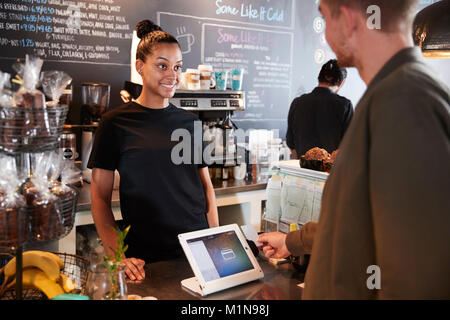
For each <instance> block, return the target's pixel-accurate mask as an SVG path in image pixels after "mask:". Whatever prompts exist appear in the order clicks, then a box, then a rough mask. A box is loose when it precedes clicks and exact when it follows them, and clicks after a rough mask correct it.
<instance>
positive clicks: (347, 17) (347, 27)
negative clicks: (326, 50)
mask: <svg viewBox="0 0 450 320" xmlns="http://www.w3.org/2000/svg"><path fill="white" fill-rule="evenodd" d="M339 10H340V11H341V15H342V19H343V20H344V21H343V22H344V25H343V27H344V32H345V35H346V36H347V38H350V37H351V36H352V34H353V32H355V31H356V30H357V29H358V28H360V26H361V22H362V21H363V17H362V15H361V13H360V12H359V11H358V10H357V9H353V8H350V7H346V6H341V7H340V8H339Z"/></svg>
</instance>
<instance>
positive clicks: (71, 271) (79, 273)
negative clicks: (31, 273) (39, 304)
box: [0, 252, 89, 300]
mask: <svg viewBox="0 0 450 320" xmlns="http://www.w3.org/2000/svg"><path fill="white" fill-rule="evenodd" d="M55 254H57V255H58V256H59V257H60V258H61V259H62V261H63V263H64V268H63V269H62V270H61V273H64V274H65V275H67V276H68V277H69V278H70V279H71V280H72V281H73V282H74V283H75V287H76V288H77V289H76V291H77V293H79V294H82V295H85V294H86V281H87V277H88V273H89V261H88V260H87V259H85V258H84V257H81V256H78V255H73V254H68V253H59V252H55ZM13 257H14V256H13V255H11V254H8V253H0V268H2V267H3V266H4V265H6V264H7V263H8V261H9V260H11V259H12V258H13ZM3 281H4V280H3V275H1V276H0V283H3ZM22 297H23V299H24V300H48V299H47V297H46V296H45V295H44V294H43V293H42V292H41V291H40V290H38V289H25V288H24V289H23V290H22ZM15 299H16V293H15V289H14V288H11V289H9V290H8V291H6V292H5V293H4V294H3V296H2V297H0V300H15Z"/></svg>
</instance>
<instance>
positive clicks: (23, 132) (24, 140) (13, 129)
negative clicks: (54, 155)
mask: <svg viewBox="0 0 450 320" xmlns="http://www.w3.org/2000/svg"><path fill="white" fill-rule="evenodd" d="M68 111H69V107H68V106H67V105H59V106H57V107H46V108H23V107H4V106H0V151H3V152H6V153H9V154H15V153H21V152H44V151H51V150H54V149H56V148H57V147H58V138H59V135H60V134H61V132H62V130H63V126H64V123H65V120H66V117H67V113H68Z"/></svg>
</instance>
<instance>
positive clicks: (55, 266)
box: [3, 251, 60, 284]
mask: <svg viewBox="0 0 450 320" xmlns="http://www.w3.org/2000/svg"><path fill="white" fill-rule="evenodd" d="M27 267H37V268H39V269H41V270H42V271H43V272H44V273H45V274H46V275H47V277H49V278H50V279H51V280H52V281H56V280H58V278H59V268H60V264H59V263H58V262H57V261H56V259H54V257H51V256H50V255H48V254H47V253H46V252H45V251H25V252H24V253H23V257H22V268H23V269H25V268H27ZM3 272H4V274H5V280H4V284H5V283H6V282H7V281H9V279H10V278H11V277H13V276H14V275H15V274H16V258H13V259H11V260H10V261H9V262H8V263H7V264H6V266H5V268H4V271H3Z"/></svg>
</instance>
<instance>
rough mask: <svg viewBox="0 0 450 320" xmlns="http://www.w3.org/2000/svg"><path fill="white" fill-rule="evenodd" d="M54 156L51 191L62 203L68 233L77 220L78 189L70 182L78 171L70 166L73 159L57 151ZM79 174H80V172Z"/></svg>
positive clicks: (51, 171) (62, 213)
mask: <svg viewBox="0 0 450 320" xmlns="http://www.w3.org/2000/svg"><path fill="white" fill-rule="evenodd" d="M52 156H53V157H54V161H52V164H53V166H52V168H51V170H50V173H51V174H50V176H49V179H50V192H51V193H52V194H53V195H55V196H56V197H57V198H58V200H59V202H60V204H61V210H62V211H61V216H62V218H63V225H64V228H65V231H64V232H65V234H67V233H69V232H70V230H72V227H73V224H74V222H75V212H76V211H75V209H76V204H77V200H78V190H76V189H75V188H73V187H71V186H70V184H71V183H72V182H73V179H76V172H75V171H73V170H72V168H71V167H70V166H69V167H68V163H73V161H68V160H64V159H63V158H62V156H61V155H60V154H58V153H57V152H54V153H53V154H52ZM74 174H75V175H74ZM78 176H80V174H79V172H78ZM59 177H61V182H60V181H58V178H59Z"/></svg>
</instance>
